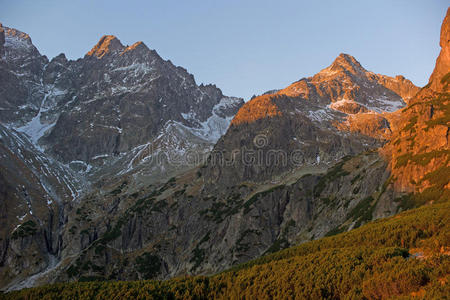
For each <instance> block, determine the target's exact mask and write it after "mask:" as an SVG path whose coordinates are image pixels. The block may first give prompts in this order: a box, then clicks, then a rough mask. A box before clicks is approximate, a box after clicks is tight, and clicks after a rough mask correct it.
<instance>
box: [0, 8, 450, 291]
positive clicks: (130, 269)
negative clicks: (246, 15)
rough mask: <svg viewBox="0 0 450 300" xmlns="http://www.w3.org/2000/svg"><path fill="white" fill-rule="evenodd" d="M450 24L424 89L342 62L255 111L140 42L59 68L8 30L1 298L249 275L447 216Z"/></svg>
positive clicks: (108, 42)
mask: <svg viewBox="0 0 450 300" xmlns="http://www.w3.org/2000/svg"><path fill="white" fill-rule="evenodd" d="M449 12H450V10H449V11H447V16H446V18H445V20H444V22H443V25H442V30H441V39H440V40H441V42H440V45H441V53H440V55H439V57H438V59H437V61H436V66H435V69H434V72H433V74H432V75H431V77H430V80H429V84H428V85H427V86H425V87H423V88H419V87H417V86H415V85H414V84H413V83H412V82H411V81H409V80H408V79H406V78H405V77H403V76H401V75H397V76H395V77H390V76H386V75H381V74H375V73H373V72H371V71H368V70H366V69H365V68H364V67H363V66H362V65H361V64H360V62H358V61H357V60H356V59H355V58H354V57H353V56H351V55H349V54H339V55H338V56H337V58H336V59H335V60H334V61H333V62H332V63H331V65H329V66H328V67H326V68H324V69H323V70H321V71H319V72H318V73H317V74H315V75H314V76H312V77H308V78H301V79H300V80H297V81H295V82H293V83H292V84H291V85H289V86H287V87H285V88H281V89H278V90H271V91H268V92H266V93H264V94H262V95H259V96H256V97H254V98H252V99H250V100H249V101H247V102H245V103H244V101H243V99H241V98H236V97H228V96H224V95H223V94H222V92H221V90H220V89H219V88H217V87H216V86H214V85H197V84H196V82H195V80H194V77H193V76H192V75H191V74H189V73H188V72H187V71H186V70H185V69H183V68H181V67H176V66H174V65H173V64H172V63H171V62H170V61H165V60H163V59H162V58H161V57H160V56H159V55H158V54H157V53H156V51H154V50H150V49H149V48H148V47H147V46H146V45H145V44H144V43H142V42H137V43H135V44H133V45H131V46H124V45H122V43H121V42H120V41H119V40H118V39H117V38H116V37H114V36H110V35H107V36H103V37H102V38H101V39H100V41H99V42H98V43H97V45H95V46H94V47H93V48H92V49H91V50H90V51H89V52H87V54H86V55H85V56H84V57H83V58H80V59H78V60H75V61H73V60H67V59H66V57H65V56H64V54H60V55H59V56H57V57H55V58H53V59H52V60H50V61H49V60H48V59H47V57H45V56H43V55H41V54H40V53H39V51H38V50H37V49H36V47H35V46H34V45H33V44H32V42H31V38H30V37H29V36H28V35H27V34H25V33H23V32H21V31H18V30H16V29H12V28H8V27H4V26H0V55H1V60H0V82H1V83H0V135H1V138H0V155H1V157H2V159H1V162H0V166H1V169H0V170H1V171H0V183H1V185H0V191H1V193H0V208H1V209H0V213H1V214H0V222H1V227H0V228H1V229H0V242H1V247H0V270H1V275H0V287H1V288H2V289H3V290H8V291H10V290H16V289H21V288H23V287H32V286H38V285H42V284H47V283H55V282H68V281H91V280H138V279H160V280H162V279H169V278H173V277H179V276H185V275H198V274H202V275H209V274H215V273H218V272H222V271H224V270H227V269H229V268H231V267H233V266H236V265H239V264H243V263H244V265H241V266H243V267H235V268H237V269H238V270H241V269H245V268H246V265H245V263H246V262H249V261H251V260H252V259H255V258H258V257H262V258H260V259H259V260H256V261H251V262H250V263H248V264H250V265H253V264H256V265H259V264H260V263H254V262H258V261H264V259H265V257H268V258H267V261H271V260H269V258H270V259H272V258H273V257H276V256H277V255H285V254H280V253H297V252H298V251H300V252H301V251H303V250H298V251H297V250H290V249H294V248H289V247H291V246H294V245H298V244H303V243H306V244H305V246H304V247H305V249H307V248H308V247H309V246H308V245H313V244H311V243H314V242H309V241H311V240H317V239H322V238H324V237H326V236H334V235H336V234H340V235H339V236H342V237H343V240H345V238H344V237H352V238H351V239H353V236H354V235H355V234H354V233H352V232H364V229H363V228H361V230H360V231H355V229H356V228H358V227H361V226H363V225H364V224H367V223H371V222H373V220H377V219H382V218H387V217H390V216H393V215H396V214H398V213H400V215H399V216H407V214H406V215H405V214H401V212H402V211H405V210H409V209H413V208H416V207H420V206H422V205H425V206H430V205H436V204H437V205H441V204H439V203H447V201H448V200H449V199H450V184H449V180H450V178H449V174H450V169H449V168H450V150H449V134H448V133H449V128H450V127H449V126H450V120H449V100H450V99H449V82H450V76H449V71H450V47H449V42H450V19H449V18H450V17H449ZM447 206H448V205H447ZM447 206H445V205H441V206H439V207H440V210H441V214H443V215H445V210H447V211H448V207H447ZM442 211H443V212H442ZM393 218H394V219H392V218H391V219H388V221H386V222H388V223H386V224H390V223H389V222H391V221H389V220H395V217H393ZM399 218H400V220H404V219H403V217H399ZM405 218H407V217H405ZM440 218H441V217H440ZM427 220H428V219H427ZM377 222H380V221H375V223H374V224H379V223H377ZM383 222H385V221H383ZM392 222H395V221H392ZM399 222H400V221H399ZM430 222H431V219H430ZM383 224H385V223H382V225H379V226H385V225H383ZM402 224H403V223H402ZM367 226H369V227H370V226H371V225H370V224H369V225H366V226H363V227H364V228H369V227H367ZM373 226H378V225H373ZM386 226H387V225H386ZM389 226H390V225H389ZM424 226H425V225H424ZM436 226H437V227H439V225H436ZM437 227H433V228H437ZM380 228H381V227H380ZM383 228H384V227H383ZM447 229H448V226H447ZM380 230H381V229H380ZM383 230H385V229H383ZM433 230H434V229H433ZM433 230H432V229H430V232H433V234H432V236H433V237H434V236H435V235H434V234H437V233H435V232H434V231H433ZM347 231H349V232H348V233H344V232H347ZM447 231H448V230H447ZM383 232H384V231H383ZM402 234H404V233H403V232H402ZM405 234H406V233H405ZM418 234H419V233H418ZM399 235H400V233H399ZM419 235H420V234H419ZM430 236H431V235H430ZM443 236H444V238H443V242H442V241H441V240H439V242H436V243H442V247H443V248H441V250H442V251H441V252H442V253H446V251H448V247H449V245H448V243H447V242H448V236H446V235H445V234H444V235H443ZM337 237H338V236H336V237H335V240H336V241H337ZM322 241H325V242H322ZM326 241H327V240H326V239H322V240H320V241H318V242H317V243H326ZM333 241H334V240H333ZM352 241H353V242H354V240H352ZM308 242H309V243H308ZM401 243H403V244H405V243H407V242H405V241H404V240H403V235H402V241H401ZM403 244H402V245H403ZM314 245H315V244H314ZM414 245H416V244H414ZM403 246H404V245H403ZM410 246H411V247H412V244H411V245H410ZM301 247H302V246H300V248H298V249H303V248H301ZM321 247H322V246H321ZM326 247H328V246H326ZM326 247H325V248H323V249H326ZM284 248H289V249H287V250H284V251H285V252H283V251H281V252H278V251H280V250H282V249H284ZM319 248H320V247H319ZM296 249H297V248H296ZM321 249H322V248H321ZM319 250H320V249H319ZM289 251H291V252H289ZM292 251H293V252H292ZM296 251H297V252H296ZM389 251H390V250H389ZM271 253H275V254H271ZM302 253H303V252H302ZM302 255H303V254H302ZM352 255H353V254H352ZM402 255H403V254H402ZM288 256H289V255H288ZM393 256H396V255H393ZM283 257H284V256H283ZM289 257H290V256H289ZM275 260H276V259H275ZM271 263H272V262H271ZM232 270H233V269H232ZM447 275H448V274H447ZM327 291H328V290H327ZM371 295H372V294H371ZM399 295H402V294H399ZM341 296H342V295H341ZM372 296H373V295H372ZM338 298H339V297H338ZM369 298H370V297H369ZM374 298H377V297H376V296H374Z"/></svg>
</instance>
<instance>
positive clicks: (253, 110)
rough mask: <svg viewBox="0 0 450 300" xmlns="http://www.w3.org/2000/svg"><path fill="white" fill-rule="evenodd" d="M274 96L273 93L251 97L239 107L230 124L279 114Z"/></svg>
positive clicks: (249, 121)
mask: <svg viewBox="0 0 450 300" xmlns="http://www.w3.org/2000/svg"><path fill="white" fill-rule="evenodd" d="M275 97H276V96H273V95H262V96H258V97H256V98H253V99H252V100H250V101H249V102H247V103H245V104H244V105H243V106H242V107H241V109H240V110H239V111H238V113H237V114H236V116H235V117H234V119H233V121H231V124H232V125H239V124H242V123H251V122H254V121H256V120H258V119H263V118H267V117H274V116H281V111H280V110H279V109H278V107H277V105H276V104H275V103H274V98H275Z"/></svg>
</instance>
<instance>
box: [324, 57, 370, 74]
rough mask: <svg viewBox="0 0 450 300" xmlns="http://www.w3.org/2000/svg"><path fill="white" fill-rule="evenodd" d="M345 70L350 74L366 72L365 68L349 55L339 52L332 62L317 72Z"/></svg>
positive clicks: (328, 72) (326, 72)
mask: <svg viewBox="0 0 450 300" xmlns="http://www.w3.org/2000/svg"><path fill="white" fill-rule="evenodd" d="M343 71H347V72H350V73H351V74H361V73H364V72H367V71H366V69H364V68H363V66H361V64H360V63H359V62H358V61H357V60H356V59H355V58H354V57H353V56H351V55H349V54H345V53H341V54H339V56H338V57H336V59H335V60H334V61H333V63H332V64H331V65H330V66H329V67H327V68H325V69H323V70H322V71H320V72H319V74H320V75H332V74H335V73H339V72H343Z"/></svg>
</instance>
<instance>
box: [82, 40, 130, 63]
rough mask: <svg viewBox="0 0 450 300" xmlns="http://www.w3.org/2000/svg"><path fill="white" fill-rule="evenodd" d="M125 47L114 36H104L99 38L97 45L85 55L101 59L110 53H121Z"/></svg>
mask: <svg viewBox="0 0 450 300" xmlns="http://www.w3.org/2000/svg"><path fill="white" fill-rule="evenodd" d="M124 49H125V46H124V45H122V43H121V42H120V40H119V39H118V38H117V37H115V36H114V35H104V36H102V37H101V38H100V40H99V41H98V43H97V44H96V45H95V46H94V47H93V48H92V49H91V51H89V52H88V53H86V55H88V56H96V57H97V58H102V57H103V56H105V55H106V54H108V53H110V52H116V51H123V50H124Z"/></svg>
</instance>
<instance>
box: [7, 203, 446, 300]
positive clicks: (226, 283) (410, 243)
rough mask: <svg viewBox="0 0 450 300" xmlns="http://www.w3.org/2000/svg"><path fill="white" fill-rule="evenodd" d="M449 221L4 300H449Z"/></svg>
mask: <svg viewBox="0 0 450 300" xmlns="http://www.w3.org/2000/svg"><path fill="white" fill-rule="evenodd" d="M449 215H450V202H449V201H446V202H443V203H436V204H433V205H427V206H423V207H420V208H417V209H413V210H409V211H406V212H403V213H401V214H398V215H396V216H394V217H391V218H387V219H382V220H377V221H374V222H371V223H369V224H367V225H364V226H362V227H360V228H358V229H355V230H352V231H349V232H346V233H343V234H339V235H336V236H332V237H326V238H323V239H320V240H316V241H312V242H308V243H305V244H302V245H300V246H296V247H292V248H288V249H285V250H282V251H279V252H277V253H274V254H271V255H267V256H264V257H261V258H258V259H255V260H253V261H250V262H248V263H246V264H242V265H239V266H236V267H234V268H232V269H230V270H228V271H225V272H222V273H220V274H217V275H214V276H211V277H205V276H195V277H186V278H178V279H173V280H167V281H135V282H83V283H81V282H80V283H67V284H54V285H48V286H44V287H38V288H33V289H25V290H21V291H18V292H12V293H9V294H5V295H0V298H5V299H17V298H19V299H74V298H97V299H108V298H111V299H119V298H120V299H123V298H131V299H135V298H137V299H145V298H149V297H150V298H164V299H166V298H169V299H170V298H186V299H193V298H196V299H199V298H200V299H201V298H204V299H209V298H212V297H215V298H242V297H245V298H258V299H264V298H280V297H281V296H282V298H290V297H292V298H293V297H294V295H295V296H296V297H297V298H306V299H308V298H309V299H317V298H334V299H338V298H340V299H353V298H354V299H360V298H369V299H380V298H388V297H400V298H402V297H411V296H412V295H418V296H419V299H420V298H426V299H430V298H437V299H442V298H444V297H445V296H447V295H450V287H449V282H448V280H449V279H450V256H449V255H448V254H449V247H450V227H449V225H448V224H449ZM417 255H418V256H420V257H418V258H416V257H415V256H417Z"/></svg>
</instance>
